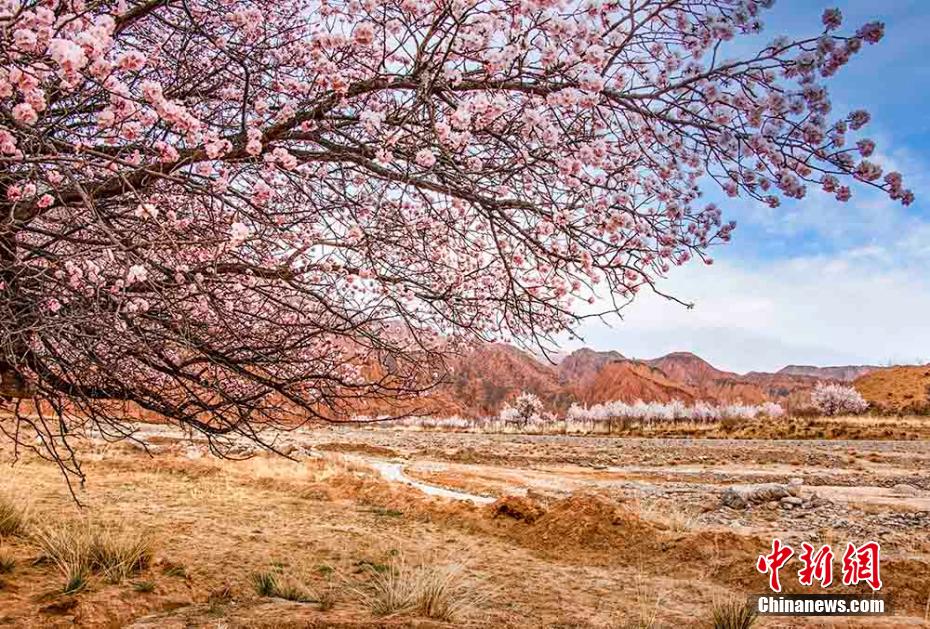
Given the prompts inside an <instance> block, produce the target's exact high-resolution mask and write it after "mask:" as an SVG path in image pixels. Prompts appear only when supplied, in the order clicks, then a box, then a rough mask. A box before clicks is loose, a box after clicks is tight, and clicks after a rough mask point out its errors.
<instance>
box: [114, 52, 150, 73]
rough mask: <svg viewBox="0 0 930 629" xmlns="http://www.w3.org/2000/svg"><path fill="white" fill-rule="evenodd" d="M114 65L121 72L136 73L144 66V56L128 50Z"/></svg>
mask: <svg viewBox="0 0 930 629" xmlns="http://www.w3.org/2000/svg"><path fill="white" fill-rule="evenodd" d="M116 65H117V66H119V67H120V69H122V70H129V71H133V72H136V71H138V70H141V69H142V68H143V67H144V66H145V56H144V55H143V54H142V53H141V52H139V51H137V50H130V51H129V52H125V53H123V54H121V55H120V56H119V57H117V59H116Z"/></svg>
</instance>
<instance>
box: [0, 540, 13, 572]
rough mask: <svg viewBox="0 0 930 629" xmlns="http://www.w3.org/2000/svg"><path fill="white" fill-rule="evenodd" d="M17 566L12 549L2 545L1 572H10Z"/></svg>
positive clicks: (0, 549)
mask: <svg viewBox="0 0 930 629" xmlns="http://www.w3.org/2000/svg"><path fill="white" fill-rule="evenodd" d="M15 568H16V560H15V559H14V558H13V555H12V554H10V551H9V550H7V549H5V548H4V547H2V546H0V574H9V573H10V572H13V570H14V569H15Z"/></svg>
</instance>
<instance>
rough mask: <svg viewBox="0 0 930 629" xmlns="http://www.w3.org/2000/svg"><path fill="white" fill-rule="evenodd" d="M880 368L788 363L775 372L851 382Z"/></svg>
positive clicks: (873, 366)
mask: <svg viewBox="0 0 930 629" xmlns="http://www.w3.org/2000/svg"><path fill="white" fill-rule="evenodd" d="M878 369H881V367H878V366H876V365H842V366H837V367H814V366H813V365H788V366H787V367H782V368H781V369H779V370H778V371H777V372H776V373H778V374H783V375H786V376H813V377H815V378H823V379H826V380H839V381H840V382H852V381H853V380H855V379H856V378H859V377H861V376H864V375H866V374H869V373H872V372H873V371H876V370H878Z"/></svg>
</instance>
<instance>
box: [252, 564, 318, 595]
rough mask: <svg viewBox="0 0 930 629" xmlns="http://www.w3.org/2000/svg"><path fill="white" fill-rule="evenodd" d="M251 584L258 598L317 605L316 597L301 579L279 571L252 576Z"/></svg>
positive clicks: (257, 573)
mask: <svg viewBox="0 0 930 629" xmlns="http://www.w3.org/2000/svg"><path fill="white" fill-rule="evenodd" d="M252 583H253V584H254V585H255V591H256V592H257V593H258V595H259V596H267V597H269V598H283V599H284V600H286V601H294V602H296V603H319V602H320V598H319V597H317V596H316V595H315V594H314V593H313V592H312V591H311V590H310V588H308V587H307V585H306V584H305V583H303V581H302V580H301V579H298V578H297V577H295V576H293V575H289V574H284V573H282V572H281V571H279V570H265V571H262V572H256V573H254V574H253V575H252Z"/></svg>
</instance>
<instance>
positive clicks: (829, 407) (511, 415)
mask: <svg viewBox="0 0 930 629" xmlns="http://www.w3.org/2000/svg"><path fill="white" fill-rule="evenodd" d="M810 399H811V405H812V407H813V409H814V410H815V411H817V412H819V413H821V414H823V415H830V416H832V415H858V414H860V413H863V412H865V411H866V410H867V409H868V407H869V404H868V402H866V400H865V399H864V398H863V397H862V395H861V394H860V393H859V392H858V391H856V389H854V388H853V387H850V386H844V385H841V384H835V383H834V384H826V383H820V384H818V385H817V386H816V388H815V389H814V390H813V391H812V392H811V397H810ZM783 415H785V410H784V409H783V408H782V407H781V406H780V405H779V404H776V403H774V402H765V403H763V404H713V403H709V402H703V401H701V402H697V403H696V404H693V405H691V406H689V405H687V404H685V403H684V402H682V401H681V400H672V401H670V402H643V401H642V400H640V401H637V402H634V403H632V404H630V403H627V402H623V401H620V400H615V401H611V402H605V403H603V404H594V405H591V406H580V405H578V404H572V406H571V407H570V408H569V409H568V411H567V413H566V414H565V418H566V420H567V421H574V422H585V421H587V422H600V421H612V420H622V421H637V422H643V423H657V422H676V421H689V422H697V423H712V422H717V421H720V420H723V419H744V420H746V419H755V418H756V417H771V418H775V417H782V416H783ZM546 418H549V419H550V420H551V419H554V416H553V415H551V414H549V413H547V412H546V410H545V405H544V404H543V402H542V400H540V399H539V397H538V396H536V395H534V394H533V393H529V392H525V391H524V392H523V393H521V394H520V395H518V396H517V397H516V399H515V400H514V402H513V403H512V404H505V405H504V408H503V409H502V410H501V412H500V419H501V420H502V421H504V422H506V423H514V424H522V425H526V424H533V423H539V422H543V421H546Z"/></svg>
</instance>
